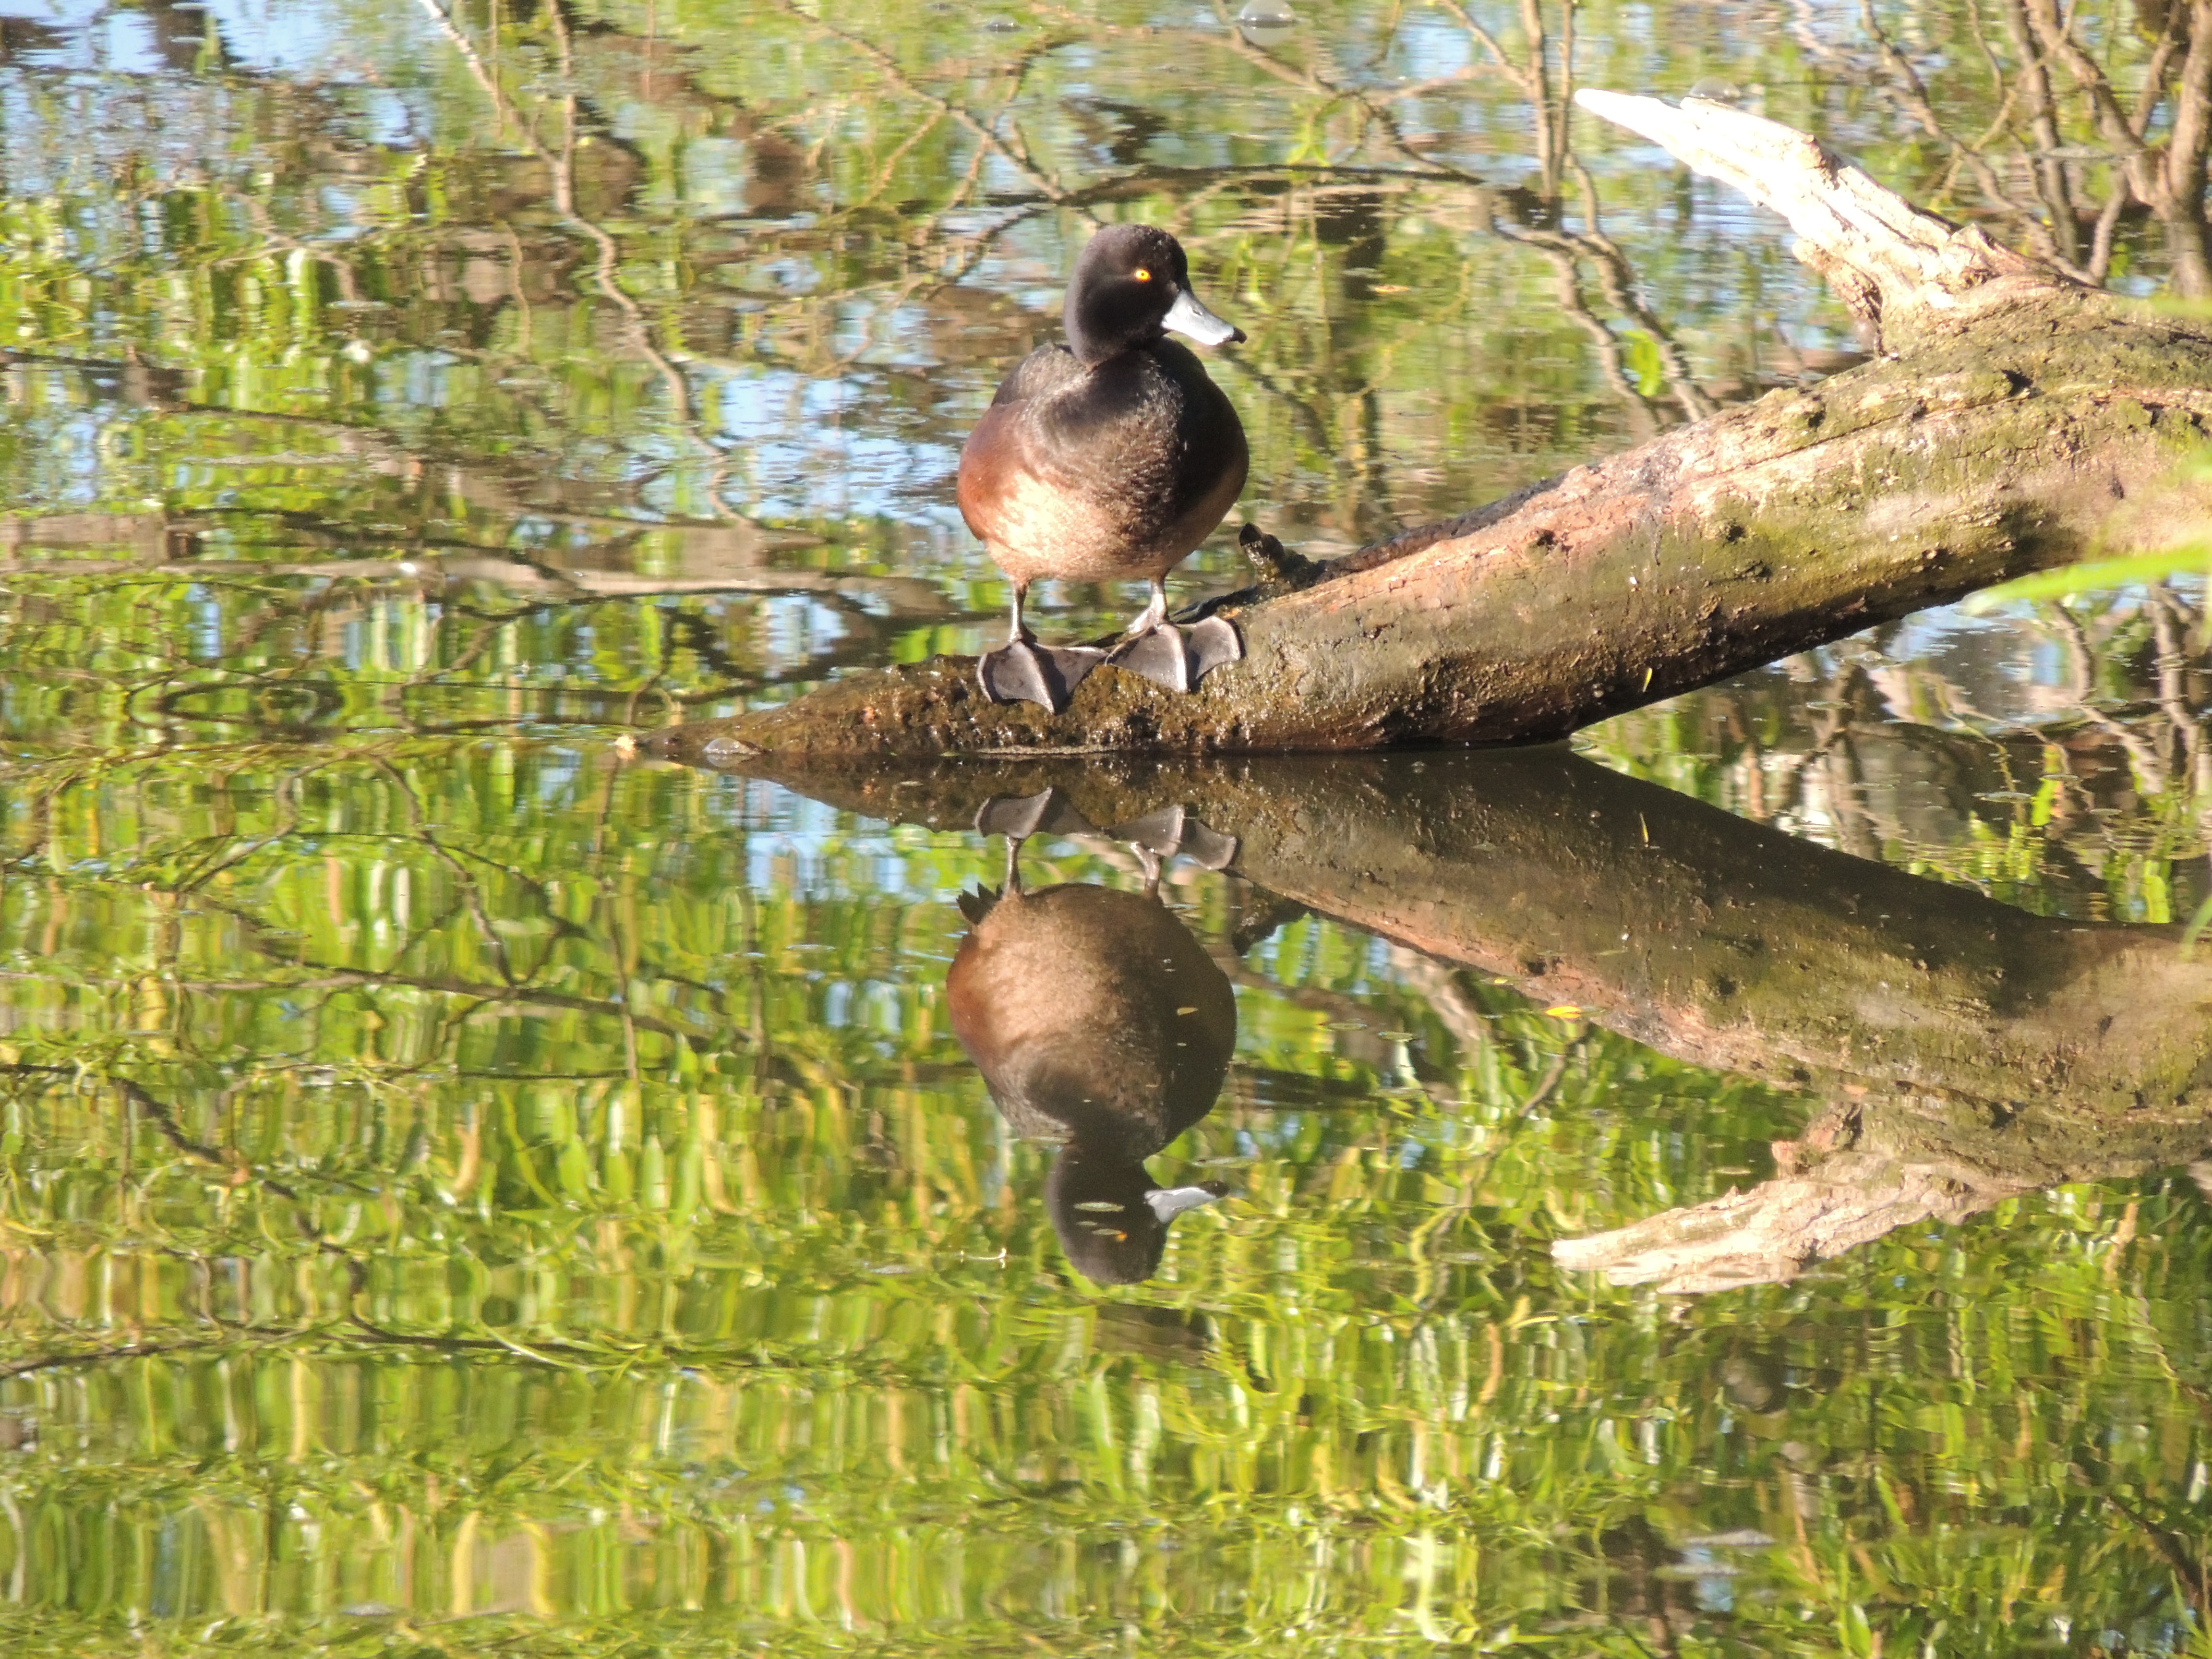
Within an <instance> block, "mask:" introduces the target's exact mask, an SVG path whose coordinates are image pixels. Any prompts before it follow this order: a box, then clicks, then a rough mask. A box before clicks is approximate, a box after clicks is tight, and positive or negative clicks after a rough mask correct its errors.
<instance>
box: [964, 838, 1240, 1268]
mask: <svg viewBox="0 0 2212 1659" xmlns="http://www.w3.org/2000/svg"><path fill="white" fill-rule="evenodd" d="M1018 848H1019V842H1018V841H1012V840H1010V842H1009V846H1008V852H1007V863H1006V883H1005V885H1004V886H1003V887H1002V888H1000V889H999V890H991V889H988V888H982V889H979V890H974V891H970V892H967V893H963V894H962V895H961V896H960V900H959V903H960V909H961V913H962V914H963V915H964V916H966V917H967V919H968V921H969V932H968V934H967V937H966V938H964V939H963V940H962V941H961V943H960V947H959V949H958V951H956V952H955V954H954V956H953V958H952V963H951V968H950V969H947V971H946V974H945V1006H946V1012H947V1013H948V1014H949V1016H950V1019H951V1026H952V1034H953V1036H954V1037H955V1038H957V1040H958V1042H959V1043H960V1046H961V1047H962V1048H963V1049H964V1050H965V1051H966V1052H967V1054H968V1057H969V1059H970V1060H973V1061H974V1062H975V1066H976V1069H977V1070H978V1071H980V1072H981V1073H982V1075H983V1082H984V1085H985V1086H986V1087H987V1089H988V1090H989V1091H990V1095H991V1099H992V1102H993V1103H994V1104H995V1105H996V1106H997V1108H998V1109H999V1112H1000V1115H1002V1116H1003V1117H1004V1118H1005V1119H1006V1123H1007V1126H1008V1127H1010V1128H1012V1130H1013V1131H1014V1133H1017V1134H1018V1135H1023V1136H1025V1137H1028V1138H1031V1139H1048V1140H1054V1141H1058V1142H1060V1143H1061V1144H1060V1150H1059V1152H1057V1153H1056V1154H1055V1156H1054V1163H1053V1167H1052V1170H1051V1171H1050V1173H1049V1174H1048V1176H1047V1177H1046V1182H1045V1206H1046V1210H1047V1212H1048V1214H1049V1215H1050V1216H1051V1218H1052V1222H1053V1228H1054V1231H1055V1232H1057V1233H1058V1234H1059V1236H1060V1246H1061V1249H1063V1250H1064V1251H1065V1252H1066V1255H1067V1258H1068V1261H1070V1263H1072V1264H1073V1266H1074V1267H1075V1269H1076V1271H1077V1272H1079V1273H1081V1274H1083V1276H1084V1277H1085V1278H1086V1279H1091V1280H1092V1281H1093V1282H1094V1283H1098V1284H1115V1285H1127V1284H1135V1283H1137V1282H1139V1280H1142V1279H1148V1278H1150V1277H1151V1276H1152V1273H1154V1272H1155V1271H1157V1270H1158V1266H1159V1262H1160V1258H1161V1255H1162V1253H1163V1251H1164V1249H1165V1248H1166V1243H1167V1234H1168V1224H1169V1223H1170V1222H1171V1221H1173V1220H1174V1219H1175V1218H1176V1217H1177V1216H1178V1215H1181V1214H1182V1213H1183V1212H1186V1211H1188V1210H1192V1209H1195V1208H1197V1207H1198V1206H1200V1205H1204V1204H1208V1203H1211V1202H1212V1201H1213V1200H1215V1199H1217V1198H1218V1197H1220V1196H1221V1195H1222V1194H1223V1192H1224V1191H1225V1188H1223V1187H1222V1186H1221V1185H1220V1184H1219V1183H1218V1182H1206V1183H1202V1184H1199V1185H1194V1186H1184V1187H1163V1186H1161V1185H1160V1184H1159V1183H1158V1182H1155V1181H1153V1180H1152V1177H1151V1176H1150V1174H1149V1173H1148V1172H1147V1171H1146V1169H1145V1160H1146V1158H1150V1157H1151V1156H1152V1154H1153V1153H1154V1152H1158V1151H1159V1150H1160V1148H1162V1147H1163V1146H1166V1145H1167V1144H1168V1143H1169V1142H1170V1141H1171V1140H1173V1139H1175V1138H1176V1136H1177V1135H1179V1134H1181V1133H1182V1132H1183V1131H1184V1130H1185V1129H1187V1128H1188V1127H1190V1126H1191V1125H1192V1124H1194V1123H1195V1122H1197V1121H1199V1120H1200V1119H1201V1118H1203V1117H1204V1116H1205V1115H1206V1114H1207V1113H1208V1112H1210V1111H1212V1109H1213V1103H1214V1101H1215V1099H1216V1097H1218V1095H1219V1094H1220V1092H1221V1085H1222V1084H1223V1082H1224V1080H1225V1079H1226V1078H1227V1076H1228V1073H1229V1062H1230V1058H1231V1054H1233V1053H1234V1051H1235V1049H1236V1046H1237V997H1236V993H1235V991H1234V990H1233V989H1232V988H1231V986H1230V983H1229V978H1228V975H1225V974H1224V973H1223V972H1222V970H1221V969H1220V967H1219V966H1218V964H1217V963H1215V962H1214V960H1213V958H1212V957H1210V956H1208V955H1207V954H1206V949H1205V947H1204V946H1203V945H1200V943H1199V942H1198V941H1197V940H1196V939H1194V938H1193V937H1192V936H1191V933H1190V930H1189V929H1188V928H1187V927H1184V926H1183V925H1182V922H1181V921H1179V920H1178V919H1177V918H1176V915H1175V913H1174V912H1173V911H1171V910H1170V909H1169V908H1167V906H1166V905H1165V904H1164V903H1162V902H1161V901H1160V897H1159V892H1158V886H1157V884H1156V883H1155V882H1154V881H1152V880H1147V882H1146V886H1145V890H1144V891H1143V892H1141V893H1132V892H1127V891H1124V890H1120V889H1117V888H1109V887H1100V886H1096V885H1092V884H1087V883H1081V882H1066V883H1060V884H1055V885H1054V886H1050V887H1043V888H1039V889H1037V890H1035V891H1030V890H1025V889H1024V887H1023V885H1022V883H1021V877H1020V866H1019V863H1018Z"/></svg>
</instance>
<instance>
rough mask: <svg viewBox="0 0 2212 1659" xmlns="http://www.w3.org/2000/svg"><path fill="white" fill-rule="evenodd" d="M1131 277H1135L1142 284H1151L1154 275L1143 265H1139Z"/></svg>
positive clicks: (1131, 273)
mask: <svg viewBox="0 0 2212 1659" xmlns="http://www.w3.org/2000/svg"><path fill="white" fill-rule="evenodd" d="M1129 275H1131V276H1133V277H1135V278H1136V279H1137V280H1138V281H1139V282H1140V283H1149V282H1151V281H1152V272H1151V271H1149V270H1146V269H1145V268H1144V266H1142V265H1139V266H1138V267H1137V268H1136V269H1135V270H1133V271H1131V272H1130V273H1129Z"/></svg>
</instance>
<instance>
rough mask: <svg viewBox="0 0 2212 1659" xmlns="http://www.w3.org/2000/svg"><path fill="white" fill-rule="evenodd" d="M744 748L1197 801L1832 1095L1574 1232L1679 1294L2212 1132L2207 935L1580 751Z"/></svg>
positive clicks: (1361, 882) (2167, 1152) (1274, 875)
mask: <svg viewBox="0 0 2212 1659" xmlns="http://www.w3.org/2000/svg"><path fill="white" fill-rule="evenodd" d="M750 769H751V770H754V771H756V772H757V773H759V774H760V775H769V776H773V777H775V779H776V780H777V781H781V782H783V783H786V784H787V785H789V786H790V787H793V788H797V789H799V790H801V791H802V792H804V793H808V794H811V795H813V796H815V797H816V798H817V799H825V800H829V801H831V802H833V803H835V804H836V805H843V806H847V807H850V808H852V809H854V810H856V811H862V812H866V813H870V814H872V815H873V816H878V817H894V818H902V819H908V820H915V821H920V822H922V823H930V824H933V825H935V826H937V827H941V828H951V827H957V826H964V825H966V824H968V823H971V822H973V821H974V818H975V813H976V811H977V809H978V807H979V805H982V804H984V803H985V802H987V801H988V800H989V799H991V798H992V797H994V796H1016V795H1023V796H1026V795H1034V794H1038V793H1042V792H1043V791H1045V790H1048V789H1054V790H1057V791H1058V792H1059V793H1058V795H1057V797H1056V798H1055V799H1056V801H1057V802H1058V805H1057V806H1056V807H1055V811H1060V812H1062V813H1063V814H1067V815H1074V814H1079V815H1080V818H1082V819H1088V820H1089V821H1090V822H1091V823H1126V822H1127V821H1129V820H1131V819H1133V818H1136V817H1139V816H1141V815H1143V814H1146V813H1160V812H1163V811H1177V812H1181V813H1182V814H1184V815H1185V816H1186V817H1203V818H1204V819H1205V821H1206V823H1208V824H1210V825H1212V827H1213V828H1214V829H1216V830H1217V831H1218V832H1220V833H1221V834H1222V835H1224V836H1228V835H1233V836H1235V837H1236V838H1237V853H1236V857H1235V862H1234V868H1235V870H1236V871H1237V873H1238V874H1240V875H1241V876H1243V878H1246V879H1247V880H1249V881H1250V882H1251V883H1252V884H1254V885H1255V886H1256V887H1259V888H1261V889H1264V890H1267V891H1268V892H1270V893H1273V894H1275V895H1277V896H1280V897H1281V898H1284V899H1286V900H1291V901H1295V902H1296V903H1297V904H1298V905H1300V906H1302V907H1304V908H1308V909H1311V910H1313V911H1316V912H1317V913H1320V914H1322V915H1328V916H1332V917H1334V918H1336V919H1337V920H1340V921H1344V922H1346V923H1348V924H1350V925H1352V926H1354V927H1360V928H1363V929H1364V930H1366V931H1368V932H1370V933H1377V934H1381V935H1383V936H1384V937H1386V938H1389V939H1392V940H1395V941H1396V942H1398V943H1400V944H1401V945H1408V946H1411V947H1412V948H1413V949H1415V950H1418V951H1421V952H1422V953H1424V954H1425V955H1427V956H1429V957H1434V958H1435V959H1437V960H1438V961H1440V962H1443V963H1455V964H1460V965H1463V966H1468V967H1474V968H1478V969H1482V970H1483V971H1485V972H1486V973H1489V974H1492V975H1498V976H1499V977H1502V978H1504V979H1506V980H1509V981H1514V982H1516V983H1517V984H1518V985H1519V986H1520V987H1522V989H1523V990H1525V991H1526V992H1528V994H1531V995H1534V996H1538V997H1541V998H1542V999H1543V1000H1546V1001H1548V1002H1554V1003H1558V1002H1571V1003H1573V1004H1576V1005H1577V1006H1579V1007H1581V1008H1582V1009H1583V1010H1585V1011H1586V1012H1588V1013H1589V1016H1590V1017H1591V1018H1594V1019H1595V1020H1597V1021H1598V1022H1599V1023H1601V1024H1604V1025H1607V1026H1608V1027H1610V1028H1611V1029H1613V1030H1616V1031H1619V1032H1621V1033H1622V1034H1624V1035H1626V1036H1632V1037H1633V1038H1635V1039H1637V1040H1638V1041H1640V1042H1645V1043H1648V1044H1650V1046H1652V1047H1653V1048H1657V1049H1660V1050H1662V1051H1663V1052H1665V1053H1668V1054H1673V1055H1675V1056H1678V1057H1680V1058H1682V1059H1686V1060H1691V1061H1692V1062H1694V1063H1696V1064H1699V1065H1702V1066H1711V1067H1715V1068H1718V1069H1724V1070H1729V1071H1735V1072H1739V1073H1747V1074H1750V1075H1753V1076H1756V1077H1759V1078H1763V1079H1769V1080H1771V1081H1775V1082H1778V1083H1781V1084H1784V1085H1788V1086H1792V1087H1798V1088H1809V1089H1811V1090H1813V1091H1816V1092H1818V1093H1820V1094H1821V1095H1823V1096H1825V1097H1826V1098H1827V1100H1828V1102H1829V1105H1828V1107H1827V1109H1826V1111H1825V1112H1824V1113H1823V1114H1822V1115H1821V1116H1820V1120H1819V1121H1818V1122H1817V1123H1816V1125H1815V1126H1814V1127H1813V1128H1812V1129H1811V1130H1809V1131H1808V1133H1807V1134H1806V1135H1805V1136H1804V1137H1803V1138H1802V1139H1800V1140H1799V1141H1796V1142H1793V1143H1784V1146H1781V1147H1779V1148H1778V1158H1779V1159H1780V1161H1781V1162H1782V1164H1783V1166H1784V1172H1783V1175H1782V1176H1781V1178H1780V1179H1778V1181H1776V1182H1771V1183H1769V1184H1768V1185H1767V1186H1766V1187H1765V1188H1761V1189H1760V1191H1759V1193H1758V1194H1753V1195H1752V1196H1750V1197H1747V1198H1730V1199H1726V1200H1720V1201H1719V1202H1718V1203H1717V1204H1716V1205H1715V1206H1708V1207H1707V1209H1706V1210H1705V1212H1700V1213H1698V1214H1696V1215H1693V1216H1690V1217H1688V1218H1662V1221H1660V1222H1656V1223H1651V1224H1647V1226H1646V1228H1645V1229H1644V1230H1641V1231H1638V1230H1632V1233H1633V1235H1634V1236H1633V1237H1624V1238H1623V1239H1622V1240H1620V1243H1619V1244H1618V1245H1617V1246H1614V1245H1603V1244H1599V1243H1589V1244H1585V1245H1583V1246H1581V1247H1579V1249H1576V1248H1575V1247H1570V1249H1569V1251H1568V1252H1567V1254H1568V1255H1569V1257H1570V1259H1571V1261H1573V1263H1574V1264H1575V1265H1578V1266H1591V1267H1596V1266H1606V1267H1611V1268H1612V1269H1613V1270H1614V1271H1616V1272H1617V1273H1620V1276H1623V1277H1627V1278H1638V1279H1642V1278H1651V1277H1657V1278H1661V1279H1664V1280H1665V1281H1666V1282H1667V1283H1668V1285H1669V1286H1670V1287H1671V1288H1676V1289H1701V1288H1711V1287H1713V1286H1715V1285H1721V1284H1728V1283H1737V1282H1742V1281H1743V1280H1744V1279H1747V1278H1757V1279H1774V1278H1779V1277H1786V1276H1788V1274H1789V1273H1792V1272H1794V1271H1796V1268H1797V1267H1800V1266H1801V1265H1802V1264H1803V1263H1804V1262H1806V1261H1810V1260H1813V1259H1816V1258H1818V1257H1820V1256H1824V1255H1831V1254H1833V1253H1834V1252H1836V1251H1838V1250H1840V1249H1847V1248H1849V1247H1850V1246H1851V1245H1853V1244H1856V1243H1862V1242H1864V1241H1866V1240H1868V1239H1870V1238H1873V1237H1878V1236H1880V1235H1881V1233H1883V1232H1885V1231H1889V1230H1890V1229H1892V1228H1893V1227H1895V1226H1897V1225H1902V1224H1904V1223H1905V1222H1907V1221H1911V1220H1918V1219H1923V1218H1928V1217H1930V1216H1935V1217H1939V1218H1949V1219H1955V1218H1959V1217H1960V1216H1963V1215H1965V1214H1967V1213H1970V1212H1972V1211H1975V1210H1978V1209H1980V1208H1983V1207H1985V1206H1987V1205H1989V1204H1990V1203H1993V1202H1995V1201H1996V1200H1997V1199H1998V1198H2000V1197H2002V1196H2005V1195H2007V1194H2011V1193H2015V1192H2020V1191H2023V1190H2027V1189H2029V1188H2036V1187H2042V1186H2047V1185H2051V1184H2053V1183H2055V1182H2063V1181H2069V1180H2078V1179H2084V1178H2095V1177H2102V1176H2119V1175H2124V1174H2131V1173H2137V1172H2140V1171H2142V1170H2145V1169H2148V1168H2154V1167H2160V1166H2164V1165H2170V1164H2179V1163H2186V1162H2188V1161H2190V1160H2191V1159H2192V1158H2197V1157H2199V1156H2201V1155H2202V1154H2203V1152H2204V1151H2205V1150H2206V1149H2207V1147H2208V1146H2212V1129H2208V1127H2207V1125H2206V1119H2207V1113H2208V1109H2212V1023H2208V1022H2207V1021H2206V1019H2205V1018H2204V1010H2205V1008H2206V1007H2207V1006H2212V956H2208V955H2207V954H2203V953H2200V954H2196V955H2192V954H2191V952H2190V951H2188V950H2187V949H2186V948H2185V946H2184V944H2183V941H2182V933H2183V930H2182V929H2180V928H2179V927H2113V926H2084V925H2081V924H2079V923H2075V922H2073V921H2067V920H2063V919H2053V918H2050V917H2044V916H2036V915H2028V914H2027V913H2025V912H2023V911H2021V910H2017V909H2015V908H2012V907H2010V906H2008V905H2005V904H2002V903H1999V902H1996V901H1994V900H1991V899H1989V898H1986V897H1984V896H1982V895H1980V894H1978V893H1977V892H1974V891H1972V890H1967V889H1964V888H1961V887H1958V886H1954V885H1949V884H1944V883H1940V882H1936V881H1930V880H1927V879H1924V878H1919V877H1916V876H1912V875H1910V874H1907V873H1905V872H1902V871H1899V870H1896V869H1893V868H1890V867H1888V866H1884V865H1881V864H1875V863H1871V862H1869V861H1867V860H1862V859H1858V858H1855V857H1852V856H1850V854H1845V853H1840V852H1836V851H1833V850H1831V849H1828V848H1821V847H1819V846H1815V845H1814V844H1812V843H1810V842H1806V841H1803V840H1801V839H1799V838H1797V837H1795V836H1789V835H1785V834H1782V833H1780V832H1778V831H1775V830H1771V829H1765V828H1764V827H1762V826H1760V825H1757V824H1753V823H1746V822H1744V821H1743V820H1741V819H1740V818H1737V817H1734V816H1732V815H1730V814H1729V813H1726V812H1722V811H1717V810H1715V809H1713V808H1711V807H1708V806H1705V805H1702V804H1700V803H1699V802H1697V801H1695V800H1692V799H1689V798H1688V797H1686V796H1684V795H1681V794H1679V793H1675V792H1674V791H1672V790H1668V789H1665V788H1662V787H1657V786H1656V785H1652V784H1648V783H1644V782H1641V781H1638V780H1635V779H1632V778H1627V777H1624V776H1621V775H1619V774H1616V773H1613V772H1610V771H1607V770H1606V769H1603V768H1601V767H1599V766H1596V765H1595V764H1593V763H1589V762H1588V761H1584V760H1582V759H1579V758H1577V757H1574V756H1572V755H1571V754H1568V753H1566V752H1565V751H1564V750H1547V751H1534V752H1522V753H1513V754H1490V755H1474V754H1446V753H1436V754H1431V755H1428V756H1425V757H1423V756H1397V757H1362V758H1358V759H1350V758H1317V757H1316V758H1309V759H1292V758H1285V759H1279V760H1251V761H1243V762H1224V763H1186V764H1181V765H1139V766H1123V767H1116V766H1112V765H1109V764H1104V763H1099V762H1097V761H1095V760H1094V761H1091V762H1089V763H1068V762H1062V763H1030V764H1014V763H1009V764H1006V765H980V764H973V763H968V764H952V765H940V766H937V767H934V768H932V767H912V768H906V769H890V768H884V767H880V766H878V767H874V768H848V769H832V768H830V767H828V766H826V765H825V766H823V767H821V768H820V769H814V770H810V771H807V772H804V773H801V772H798V771H794V770H792V769H765V768H761V767H759V766H757V765H756V766H755V767H753V768H750ZM1057 822H1059V823H1061V824H1062V825H1063V826H1064V827H1068V826H1073V825H1075V824H1076V823H1079V822H1080V819H1079V818H1078V817H1074V816H1063V817H1060V818H1059V819H1058V820H1057ZM1177 927H1178V931H1180V925H1179V924H1178V925H1177ZM994 1092H996V1088H995V1085H994ZM1659 1243H1664V1245H1665V1246H1666V1249H1665V1250H1664V1251H1663V1252H1662V1254H1661V1255H1650V1254H1649V1250H1650V1248H1651V1247H1653V1246H1655V1245H1656V1244H1659ZM1608 1251H1614V1252H1616V1253H1615V1254H1608Z"/></svg>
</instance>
